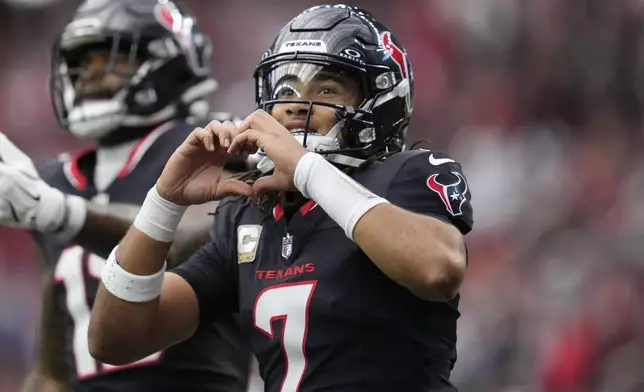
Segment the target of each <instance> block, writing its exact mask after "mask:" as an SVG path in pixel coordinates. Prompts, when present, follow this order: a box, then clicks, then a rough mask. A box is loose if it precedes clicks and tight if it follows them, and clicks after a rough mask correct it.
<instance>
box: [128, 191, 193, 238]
mask: <svg viewBox="0 0 644 392" xmlns="http://www.w3.org/2000/svg"><path fill="white" fill-rule="evenodd" d="M186 209H188V207H187V206H180V205H178V204H174V203H172V202H171V201H168V200H166V199H164V198H163V197H161V196H160V195H159V193H158V192H157V187H156V185H155V186H153V187H152V189H150V191H149V192H148V195H147V196H146V197H145V201H144V202H143V205H142V206H141V210H140V211H139V213H138V214H137V216H136V219H134V227H136V228H137V229H139V230H140V231H142V232H143V233H144V234H146V235H147V236H148V237H150V238H152V239H154V240H157V241H161V242H172V241H173V240H174V232H175V231H176V230H177V227H178V226H179V222H181V218H182V217H183V214H184V213H185V212H186Z"/></svg>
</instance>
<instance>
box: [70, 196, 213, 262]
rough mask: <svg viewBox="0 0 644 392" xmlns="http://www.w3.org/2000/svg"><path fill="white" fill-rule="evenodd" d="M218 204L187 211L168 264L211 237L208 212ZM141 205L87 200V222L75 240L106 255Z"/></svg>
mask: <svg viewBox="0 0 644 392" xmlns="http://www.w3.org/2000/svg"><path fill="white" fill-rule="evenodd" d="M216 207H217V202H212V203H206V204H202V205H198V206H191V207H190V208H189V209H188V210H187V211H186V214H185V215H184V217H183V219H182V221H181V224H180V225H179V227H178V229H177V232H176V235H175V240H174V243H173V244H172V247H171V248H170V251H169V253H168V259H167V261H168V266H169V267H173V266H176V265H178V264H180V263H182V262H183V261H185V260H186V259H187V258H188V257H189V256H190V255H191V254H193V253H194V252H195V251H196V250H197V249H199V248H200V247H201V246H202V245H203V244H205V243H206V242H207V241H208V238H209V234H208V233H209V231H210V228H211V227H212V222H213V219H212V216H211V215H209V214H211V213H212V212H214V211H215V208H216ZM139 209H140V207H139V206H136V205H133V204H123V203H110V204H107V205H96V204H93V203H88V210H87V218H86V220H85V224H84V225H83V228H82V229H81V231H80V232H79V233H78V235H77V236H76V238H75V239H74V243H75V244H76V245H80V246H82V247H83V248H85V249H87V250H89V251H90V252H92V253H94V254H97V255H99V256H101V257H102V258H104V259H107V257H108V256H109V254H110V252H112V249H114V247H115V246H116V245H118V244H119V242H121V239H123V237H124V236H125V233H127V231H128V230H129V228H130V226H132V222H134V218H135V217H136V214H137V213H138V212H139Z"/></svg>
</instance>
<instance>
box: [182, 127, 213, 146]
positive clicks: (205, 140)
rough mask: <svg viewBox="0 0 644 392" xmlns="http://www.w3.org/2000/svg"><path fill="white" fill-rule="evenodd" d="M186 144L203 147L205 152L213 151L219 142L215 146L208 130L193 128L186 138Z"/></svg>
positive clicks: (211, 134)
mask: <svg viewBox="0 0 644 392" xmlns="http://www.w3.org/2000/svg"><path fill="white" fill-rule="evenodd" d="M188 142H189V143H190V144H192V145H195V144H196V145H198V146H203V147H204V148H205V149H206V150H207V151H215V148H216V147H217V145H219V141H217V142H216V143H217V144H215V137H214V134H213V133H212V132H211V131H210V130H209V129H204V128H195V130H194V131H192V133H191V134H190V136H189V137H188Z"/></svg>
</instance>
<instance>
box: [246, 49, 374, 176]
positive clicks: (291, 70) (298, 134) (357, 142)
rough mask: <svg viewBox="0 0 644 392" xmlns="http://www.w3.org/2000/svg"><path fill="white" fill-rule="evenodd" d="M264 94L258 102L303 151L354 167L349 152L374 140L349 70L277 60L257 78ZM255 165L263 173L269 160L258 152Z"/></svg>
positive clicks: (368, 116) (269, 166)
mask: <svg viewBox="0 0 644 392" xmlns="http://www.w3.org/2000/svg"><path fill="white" fill-rule="evenodd" d="M260 83H261V85H262V86H261V88H262V91H263V96H264V97H265V98H266V99H265V100H263V101H262V102H261V104H260V107H261V108H262V109H264V110H266V111H267V112H269V113H271V114H272V115H273V116H274V117H275V118H276V119H277V120H278V121H280V122H281V123H282V124H283V125H285V126H286V127H287V128H288V129H289V130H290V131H291V133H292V134H293V136H294V137H295V138H296V139H297V140H298V141H299V142H300V143H301V144H302V146H304V147H305V148H306V149H307V150H308V151H313V152H317V153H319V154H321V155H324V156H325V157H326V158H327V160H329V161H331V162H333V163H336V164H339V165H343V166H352V167H357V166H359V165H360V164H361V163H362V162H364V160H363V159H359V158H357V157H354V156H352V154H351V153H352V152H355V151H362V149H363V146H365V145H368V144H369V143H370V142H372V141H373V140H374V139H375V135H374V128H373V115H372V113H371V111H369V110H366V109H365V108H363V107H361V106H360V105H361V104H363V103H364V102H363V98H362V97H363V96H364V93H363V91H362V86H363V84H362V83H361V81H360V77H359V76H358V75H356V74H355V73H352V72H351V71H349V70H345V69H341V68H339V67H333V66H325V65H320V64H312V63H305V62H287V63H281V64H280V65H278V66H276V67H274V68H273V69H271V70H270V71H269V72H266V73H265V74H264V75H263V78H262V80H261V81H260ZM258 155H259V156H260V157H261V159H260V161H259V162H258V165H257V168H258V169H259V170H261V171H262V172H263V173H266V172H268V171H270V170H272V169H273V162H272V161H271V160H270V159H269V158H268V157H267V156H265V155H264V154H263V152H262V151H259V152H258Z"/></svg>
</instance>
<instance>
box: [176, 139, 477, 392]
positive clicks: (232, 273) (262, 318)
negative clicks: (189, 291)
mask: <svg viewBox="0 0 644 392" xmlns="http://www.w3.org/2000/svg"><path fill="white" fill-rule="evenodd" d="M354 178H355V179H356V180H357V181H358V182H360V183H361V184H363V185H364V186H365V187H367V188H369V189H370V190H372V191H373V192H374V193H376V194H378V195H380V196H382V197H385V198H387V199H388V200H389V201H390V202H391V203H393V204H395V205H398V206H400V207H402V208H404V209H407V210H409V211H413V212H416V213H421V214H426V215H429V216H433V217H436V218H438V219H441V220H443V221H445V222H450V223H451V224H453V225H454V226H456V227H457V228H458V229H459V230H460V231H461V232H462V233H463V234H466V233H468V232H469V231H470V230H471V228H472V206H471V204H470V199H471V197H470V191H469V189H468V186H467V182H466V180H465V176H464V175H463V172H462V170H461V167H460V165H459V164H458V163H456V162H454V161H453V160H452V159H451V158H449V157H447V156H445V155H443V154H439V153H436V152H432V151H409V152H402V153H399V154H395V155H393V156H391V157H389V158H387V159H386V160H385V161H384V162H381V163H376V164H374V165H372V166H371V167H369V168H367V169H365V170H363V171H360V172H358V173H356V174H355V175H354ZM212 234H213V238H212V240H211V241H210V242H209V243H208V244H207V245H205V246H204V247H203V248H202V249H201V250H200V251H199V252H198V253H196V254H195V255H193V257H192V258H191V260H189V261H188V262H186V263H184V264H183V265H181V266H179V267H177V268H176V269H175V270H174V272H176V273H177V274H179V275H180V276H182V277H183V278H184V279H185V280H186V281H187V282H188V283H189V284H190V285H191V286H192V287H193V289H194V291H195V293H196V294H197V297H198V299H199V305H200V319H201V322H202V323H205V324H208V323H210V322H211V321H212V320H213V319H216V318H218V317H223V316H225V315H227V314H231V313H234V312H238V311H239V312H240V313H241V316H242V324H243V329H244V332H245V333H246V334H248V339H249V340H250V341H251V345H252V350H253V352H254V353H255V354H256V355H257V359H258V361H259V365H260V373H261V375H262V377H263V379H264V381H265V385H266V391H269V392H278V391H289V392H291V391H301V392H304V391H306V392H310V391H327V390H329V391H331V390H332V391H352V392H354V391H355V392H357V391H372V392H375V391H410V392H411V391H455V388H454V387H453V386H452V385H451V383H450V382H449V376H450V372H451V369H452V368H453V366H454V362H455V360H456V350H455V345H456V320H457V319H458V317H459V311H458V297H457V298H455V299H453V300H452V301H449V302H446V303H439V302H430V301H423V300H421V299H419V298H417V297H416V296H414V295H413V294H412V293H411V292H410V291H408V290H407V289H406V288H404V287H402V286H400V285H398V284H397V283H395V282H394V281H393V280H391V279H390V278H389V277H387V276H386V275H384V274H383V273H382V272H381V271H380V270H379V269H378V268H377V267H376V265H375V264H374V263H373V262H371V260H369V258H368V257H367V256H366V255H365V254H364V253H363V252H362V251H361V250H360V249H359V248H358V246H357V245H356V244H355V243H354V242H352V241H350V240H349V239H348V238H346V236H345V234H344V232H343V230H342V229H341V228H340V227H339V226H338V225H337V224H336V223H335V222H334V221H333V220H332V219H330V218H329V217H328V215H327V214H326V213H325V212H324V210H322V209H321V208H319V207H317V206H316V205H315V203H314V202H313V201H309V202H308V203H306V204H304V205H303V206H302V207H301V208H300V210H299V212H295V213H294V214H293V215H292V216H291V218H290V220H288V222H287V221H286V219H285V218H284V212H283V210H282V209H281V208H280V206H279V205H278V206H276V208H275V209H274V210H273V214H272V216H270V214H269V215H267V214H263V213H262V212H261V211H260V210H259V209H258V208H257V207H256V206H255V205H253V204H249V203H244V201H243V200H241V199H239V198H237V199H228V200H225V201H222V203H221V204H220V206H219V208H218V212H217V216H216V218H215V223H214V228H213V233H212ZM382 240H383V241H388V239H387V238H383V239H382Z"/></svg>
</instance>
